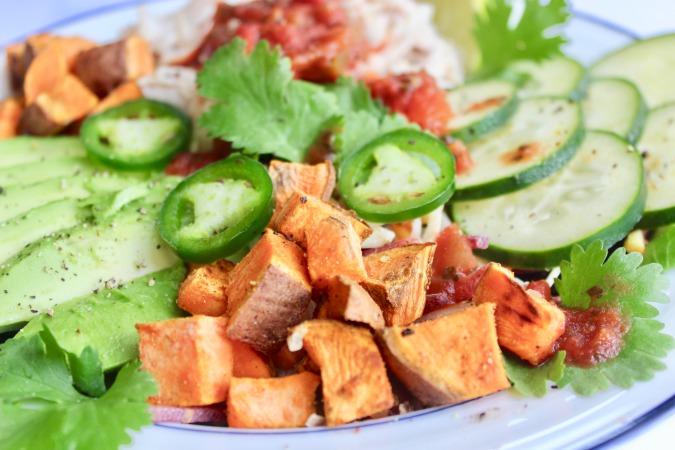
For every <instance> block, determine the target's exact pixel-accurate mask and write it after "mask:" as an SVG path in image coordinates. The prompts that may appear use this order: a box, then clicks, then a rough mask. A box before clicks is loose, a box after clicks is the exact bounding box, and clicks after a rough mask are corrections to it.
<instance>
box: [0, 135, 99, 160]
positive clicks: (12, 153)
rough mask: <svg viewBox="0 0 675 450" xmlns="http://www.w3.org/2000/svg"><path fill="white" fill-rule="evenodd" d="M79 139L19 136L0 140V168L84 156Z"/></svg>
mask: <svg viewBox="0 0 675 450" xmlns="http://www.w3.org/2000/svg"><path fill="white" fill-rule="evenodd" d="M86 155H87V154H86V152H85V151H84V147H82V143H81V142H80V138H77V137H71V136H58V137H48V138H38V137H28V136H19V137H15V138H11V139H0V168H2V167H9V166H15V165H18V164H28V163H33V162H38V161H46V160H48V159H57V158H67V157H74V156H86Z"/></svg>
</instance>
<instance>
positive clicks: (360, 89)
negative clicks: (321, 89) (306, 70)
mask: <svg viewBox="0 0 675 450" xmlns="http://www.w3.org/2000/svg"><path fill="white" fill-rule="evenodd" d="M326 89H328V91H329V92H331V93H332V94H333V95H335V97H336V99H337V102H338V106H339V108H340V111H341V112H342V113H343V114H344V113H349V112H356V111H363V112H365V113H368V114H369V115H371V116H373V117H375V118H377V119H382V118H383V117H384V116H386V115H387V108H385V107H384V105H383V104H382V103H381V102H380V101H378V100H375V99H374V98H373V97H371V96H370V90H368V87H367V86H366V85H365V84H363V83H360V82H358V81H356V80H354V79H353V78H349V77H340V78H338V80H337V82H335V84H332V85H327V86H326Z"/></svg>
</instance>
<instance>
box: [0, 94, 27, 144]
mask: <svg viewBox="0 0 675 450" xmlns="http://www.w3.org/2000/svg"><path fill="white" fill-rule="evenodd" d="M22 112H23V104H22V103H21V101H19V100H18V99H16V98H8V99H7V100H4V101H2V102H0V139H4V138H10V137H13V136H16V135H17V134H18V131H19V121H20V120H21V113H22Z"/></svg>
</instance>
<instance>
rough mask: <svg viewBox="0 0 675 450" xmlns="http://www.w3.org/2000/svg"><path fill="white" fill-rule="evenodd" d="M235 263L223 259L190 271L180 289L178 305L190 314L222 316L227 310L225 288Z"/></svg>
mask: <svg viewBox="0 0 675 450" xmlns="http://www.w3.org/2000/svg"><path fill="white" fill-rule="evenodd" d="M232 269H234V264H232V263H231V262H229V261H227V260H225V259H222V260H220V261H216V262H214V263H212V264H204V265H200V266H199V267H196V268H195V269H194V270H192V271H190V273H189V274H188V276H187V278H185V280H184V281H183V283H182V284H181V285H180V288H179V289H178V300H177V303H178V306H179V307H180V308H182V309H184V310H185V311H187V312H189V313H190V314H203V315H206V316H214V317H216V316H222V315H224V314H225V313H226V312H227V295H226V294H225V289H226V288H227V285H228V283H229V280H230V272H232Z"/></svg>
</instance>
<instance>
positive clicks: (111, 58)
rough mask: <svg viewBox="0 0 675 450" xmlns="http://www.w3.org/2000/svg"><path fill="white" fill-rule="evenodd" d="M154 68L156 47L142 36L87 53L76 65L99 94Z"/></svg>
mask: <svg viewBox="0 0 675 450" xmlns="http://www.w3.org/2000/svg"><path fill="white" fill-rule="evenodd" d="M154 70H155V58H154V56H153V54H152V49H151V48H150V46H149V45H148V43H147V42H146V41H145V40H144V39H142V38H140V37H138V36H130V37H128V38H126V39H123V40H121V41H117V42H114V43H112V44H108V45H103V46H100V47H96V48H92V49H91V50H88V51H86V52H83V53H81V54H80V55H79V56H78V58H77V60H76V61H75V67H74V68H73V71H74V73H75V74H76V75H77V76H78V77H79V78H80V79H81V80H82V82H83V83H84V84H85V85H87V87H89V89H91V90H92V91H93V92H94V93H95V94H96V95H98V96H99V97H105V96H107V95H108V94H109V93H110V92H112V91H113V89H115V88H116V87H118V86H120V85H121V84H122V83H125V82H127V81H134V80H137V79H138V78H140V77H142V76H143V75H148V74H151V73H152V72H153V71H154Z"/></svg>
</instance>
